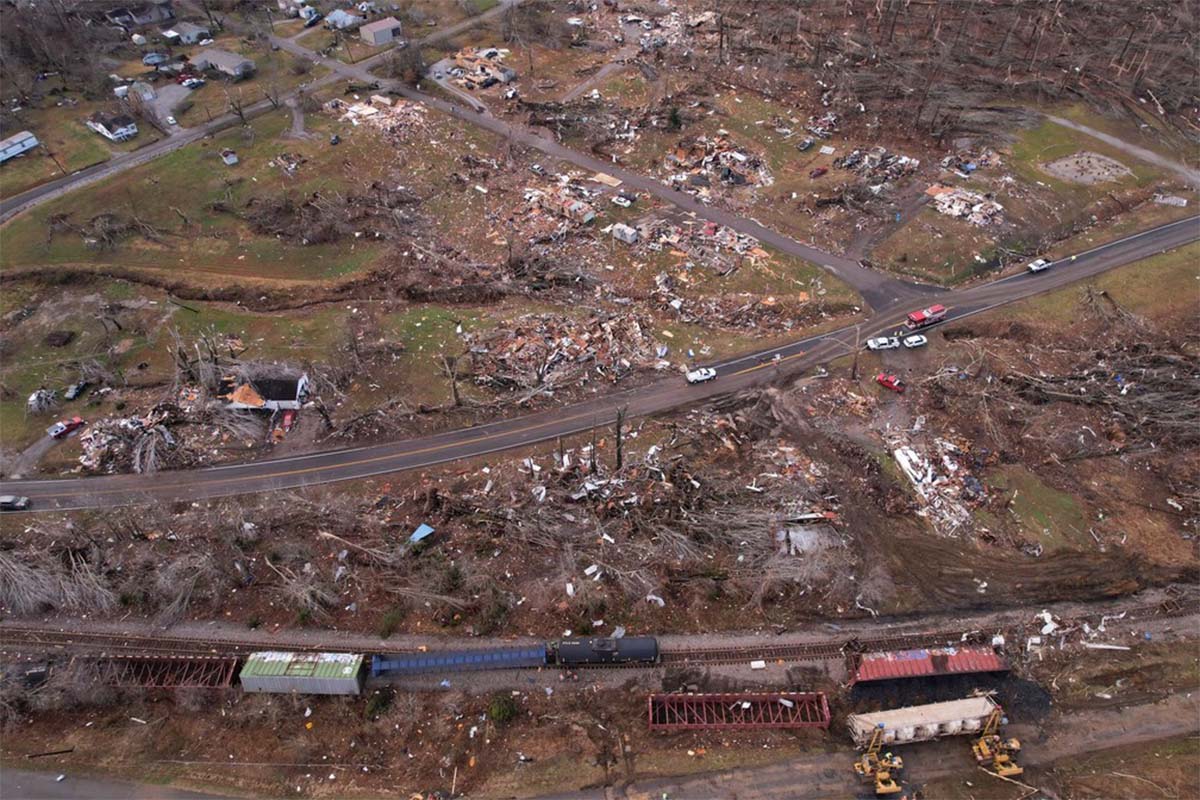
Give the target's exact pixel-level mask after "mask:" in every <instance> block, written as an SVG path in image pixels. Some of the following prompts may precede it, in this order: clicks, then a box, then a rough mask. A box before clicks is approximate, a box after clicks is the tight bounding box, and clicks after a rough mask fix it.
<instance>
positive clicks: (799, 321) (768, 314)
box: [651, 270, 809, 333]
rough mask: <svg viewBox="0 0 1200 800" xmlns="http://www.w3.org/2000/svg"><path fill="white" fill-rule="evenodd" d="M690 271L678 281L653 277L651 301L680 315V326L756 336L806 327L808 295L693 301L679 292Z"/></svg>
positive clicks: (726, 296)
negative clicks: (677, 289)
mask: <svg viewBox="0 0 1200 800" xmlns="http://www.w3.org/2000/svg"><path fill="white" fill-rule="evenodd" d="M686 276H687V271H686V270H685V271H684V272H682V273H680V279H676V278H675V277H672V276H671V275H669V274H667V273H666V272H660V273H658V275H656V276H655V277H654V286H655V289H654V292H653V294H652V295H651V297H652V299H653V300H654V301H655V302H656V303H657V304H658V306H659V307H660V308H662V309H663V310H664V311H668V310H669V311H673V312H675V313H676V314H678V316H679V319H680V321H681V322H686V323H689V324H697V325H705V326H711V327H720V328H727V329H732V330H745V331H749V332H753V333H768V332H769V333H779V332H781V331H790V330H792V328H793V327H795V326H797V325H804V324H806V322H807V320H806V316H807V314H806V312H807V311H809V309H806V308H805V305H806V302H807V300H808V294H807V293H805V292H797V293H796V294H795V295H793V296H791V297H788V298H785V299H783V300H781V299H779V298H777V297H775V296H773V295H767V296H757V295H750V294H746V295H742V296H737V295H722V296H720V297H704V298H690V297H684V296H681V295H680V294H678V293H677V292H676V288H677V287H678V285H679V284H680V283H683V282H684V281H685V280H686Z"/></svg>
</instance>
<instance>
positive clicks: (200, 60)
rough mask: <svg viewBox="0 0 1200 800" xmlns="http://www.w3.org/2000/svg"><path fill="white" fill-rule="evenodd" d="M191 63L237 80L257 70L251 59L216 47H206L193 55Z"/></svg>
mask: <svg viewBox="0 0 1200 800" xmlns="http://www.w3.org/2000/svg"><path fill="white" fill-rule="evenodd" d="M191 63H192V65H193V66H194V67H196V68H197V69H201V70H209V69H211V70H215V71H217V72H220V73H221V74H223V75H225V76H226V77H228V78H231V79H232V80H235V81H239V80H241V79H242V78H248V77H250V76H251V75H253V74H254V70H255V66H254V61H252V60H251V59H249V58H246V57H245V56H242V55H238V54H237V53H231V52H229V51H228V50H221V49H219V48H216V47H206V48H204V49H203V50H201V51H200V52H199V53H197V54H196V55H194V56H192V61H191Z"/></svg>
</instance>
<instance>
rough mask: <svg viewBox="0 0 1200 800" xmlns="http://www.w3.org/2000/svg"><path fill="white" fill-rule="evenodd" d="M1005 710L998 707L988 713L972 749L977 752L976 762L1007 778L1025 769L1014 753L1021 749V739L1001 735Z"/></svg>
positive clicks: (972, 744)
mask: <svg viewBox="0 0 1200 800" xmlns="http://www.w3.org/2000/svg"><path fill="white" fill-rule="evenodd" d="M1002 719H1003V711H1002V710H1001V709H1000V708H996V709H995V710H994V711H992V713H991V714H990V715H988V718H987V722H985V723H984V725H983V731H982V732H981V735H980V737H979V738H978V739H976V740H975V741H974V742H972V743H971V751H972V752H973V753H974V754H975V762H976V763H978V764H981V765H984V767H985V769H986V768H989V765H990V769H991V770H992V772H995V773H996V774H997V775H1000V776H1002V777H1005V778H1012V777H1015V776H1017V775H1020V774H1022V773H1023V772H1024V771H1025V770H1023V769H1021V767H1020V765H1018V764H1017V762H1016V761H1014V760H1013V754H1014V753H1019V752H1020V751H1021V742H1020V740H1019V739H1003V738H1001V737H1000V734H999V731H1000V723H1001V721H1002Z"/></svg>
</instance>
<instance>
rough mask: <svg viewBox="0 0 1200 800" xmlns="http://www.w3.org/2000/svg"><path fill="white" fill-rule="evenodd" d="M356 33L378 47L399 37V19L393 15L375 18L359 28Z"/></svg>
mask: <svg viewBox="0 0 1200 800" xmlns="http://www.w3.org/2000/svg"><path fill="white" fill-rule="evenodd" d="M358 34H359V36H361V37H362V40H363V41H364V42H366V43H367V44H369V45H371V46H372V47H379V46H380V45H385V44H387V43H388V42H392V41H395V40H396V39H399V38H400V20H398V19H396V18H395V17H384V18H383V19H377V20H375V21H374V22H368V23H367V24H366V25H363V26H362V27H361V28H359V29H358Z"/></svg>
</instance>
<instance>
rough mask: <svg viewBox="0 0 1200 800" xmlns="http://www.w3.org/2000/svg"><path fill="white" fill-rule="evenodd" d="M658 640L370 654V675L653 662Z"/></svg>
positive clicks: (632, 638) (567, 641) (634, 638)
mask: <svg viewBox="0 0 1200 800" xmlns="http://www.w3.org/2000/svg"><path fill="white" fill-rule="evenodd" d="M657 662H658V640H657V639H655V638H654V637H653V636H626V637H622V638H620V639H562V640H559V641H555V642H546V643H544V644H533V645H515V646H512V647H493V648H488V649H485V650H463V651H446V652H440V653H436V652H435V653H406V654H404V655H383V656H381V655H376V656H371V677H374V678H378V677H381V676H386V675H417V674H421V673H427V672H466V671H474V670H487V669H519V668H528V667H546V666H557V667H568V668H570V667H585V666H590V665H595V664H654V663H657Z"/></svg>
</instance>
